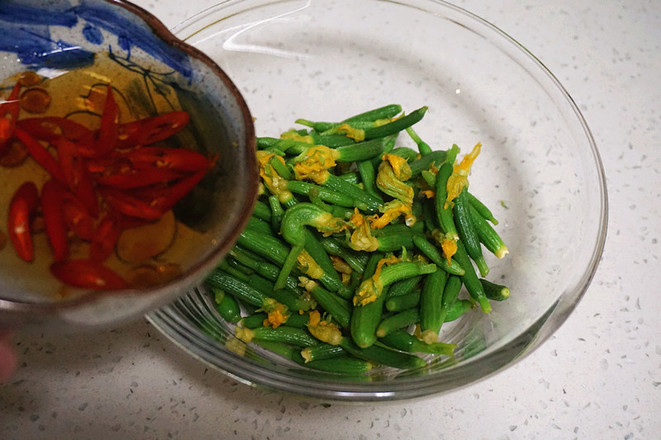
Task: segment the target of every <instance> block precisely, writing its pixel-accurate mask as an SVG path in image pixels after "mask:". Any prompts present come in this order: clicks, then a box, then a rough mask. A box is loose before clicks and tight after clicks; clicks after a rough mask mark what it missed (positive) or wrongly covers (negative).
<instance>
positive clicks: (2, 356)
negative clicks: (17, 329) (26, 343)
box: [0, 330, 18, 383]
mask: <svg viewBox="0 0 661 440" xmlns="http://www.w3.org/2000/svg"><path fill="white" fill-rule="evenodd" d="M11 335H12V334H11V332H9V331H7V330H0V383H4V382H6V381H7V380H9V378H10V377H11V375H12V374H13V373H14V370H15V369H16V363H17V362H18V358H17V356H16V351H15V350H14V346H13V344H12V342H11Z"/></svg>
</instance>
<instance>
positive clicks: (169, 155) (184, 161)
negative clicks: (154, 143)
mask: <svg viewBox="0 0 661 440" xmlns="http://www.w3.org/2000/svg"><path fill="white" fill-rule="evenodd" d="M126 156H127V157H128V159H129V160H130V161H131V162H132V163H133V164H134V166H135V167H136V168H141V167H145V166H146V167H156V168H170V169H173V170H175V171H179V172H194V171H200V170H208V169H209V168H210V165H211V161H210V160H209V158H208V157H206V156H205V155H204V154H201V153H198V152H196V151H191V150H186V149H185V148H161V147H142V148H136V149H135V150H132V151H130V152H129V153H127V155H126Z"/></svg>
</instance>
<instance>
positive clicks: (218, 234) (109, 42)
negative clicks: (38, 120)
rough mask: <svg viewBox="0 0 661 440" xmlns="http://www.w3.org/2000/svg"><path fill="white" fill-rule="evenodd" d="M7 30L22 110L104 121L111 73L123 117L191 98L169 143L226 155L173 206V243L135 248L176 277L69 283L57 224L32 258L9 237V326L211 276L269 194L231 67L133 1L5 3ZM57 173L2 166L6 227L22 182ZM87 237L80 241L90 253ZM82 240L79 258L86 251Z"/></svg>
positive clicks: (130, 302) (126, 313)
mask: <svg viewBox="0 0 661 440" xmlns="http://www.w3.org/2000/svg"><path fill="white" fill-rule="evenodd" d="M0 31H2V32H0V55H1V56H2V57H3V59H4V62H3V63H2V65H1V66H0V81H1V82H0V85H1V86H2V96H3V99H2V100H4V99H5V98H6V97H7V96H8V94H9V91H10V90H12V88H13V86H14V84H16V82H17V81H18V80H19V78H20V81H21V84H23V87H22V92H21V93H22V94H21V112H20V114H19V120H20V119H25V118H30V117H35V116H39V117H40V116H57V117H66V118H68V119H69V120H73V121H77V122H82V123H84V124H88V125H87V127H89V128H96V127H98V124H99V121H100V114H101V112H102V110H101V109H102V105H103V104H102V103H103V102H105V93H106V90H107V89H108V85H110V87H112V89H113V90H114V96H115V100H116V102H117V104H118V106H119V109H120V119H119V122H120V123H123V122H128V121H132V120H135V119H143V118H146V117H149V116H155V115H157V114H162V113H166V112H170V111H173V110H184V111H186V112H188V114H189V115H190V120H189V122H188V124H187V125H186V127H185V128H184V129H183V130H181V131H180V132H178V133H177V135H176V136H173V138H174V139H173V140H172V141H171V142H170V141H168V142H169V143H168V145H169V146H171V145H173V144H174V143H176V145H177V146H179V147H184V148H188V149H193V150H196V151H199V152H201V153H203V154H205V155H208V156H216V155H218V157H219V159H218V160H217V161H216V162H215V165H214V166H213V167H212V168H211V169H210V170H208V171H207V173H206V175H205V176H204V179H203V180H202V181H201V182H200V183H199V184H198V185H197V186H196V188H195V190H194V191H193V192H191V193H190V194H189V195H188V196H187V197H186V198H184V199H182V200H181V201H180V202H179V203H178V204H177V205H176V206H175V208H174V209H173V211H174V213H175V215H174V219H175V220H174V222H173V223H169V224H170V225H173V227H172V228H170V229H168V231H174V235H172V237H173V240H172V241H171V242H168V243H166V244H167V247H166V248H164V250H163V251H162V253H159V254H158V255H156V256H155V257H153V258H146V259H144V260H142V257H138V256H136V254H132V255H131V258H133V259H135V262H134V263H135V264H140V265H142V266H143V267H142V269H144V270H160V269H161V268H163V269H174V271H173V272H172V273H173V274H175V273H176V275H174V277H168V280H169V281H167V282H162V283H159V284H157V285H152V284H150V287H133V288H128V289H121V290H113V291H111V292H109V291H100V290H92V291H89V290H86V289H77V288H64V287H63V286H62V284H61V283H59V282H57V281H56V280H55V278H54V277H53V276H52V275H51V273H50V271H49V266H50V264H51V263H52V262H53V256H52V253H51V252H50V246H49V243H48V241H47V238H46V234H45V233H39V232H38V231H37V230H36V228H35V231H36V232H34V248H35V258H34V260H33V261H32V262H30V263H26V262H25V261H23V260H21V259H20V258H18V256H17V255H16V253H15V252H14V251H13V249H12V246H11V244H8V243H6V244H5V246H4V248H3V249H0V328H17V327H21V328H23V327H28V328H30V327H38V328H39V329H40V330H42V331H43V330H44V329H45V328H48V330H49V331H54V330H58V331H70V330H71V331H77V330H84V329H85V328H90V327H101V326H106V327H107V326H110V325H118V324H119V323H121V322H124V321H127V320H131V319H138V318H140V317H142V316H143V315H144V314H145V313H146V312H147V311H149V310H153V309H155V308H157V307H159V306H162V305H164V304H167V303H169V302H171V301H172V300H173V299H174V298H175V297H177V296H178V295H181V294H183V293H185V292H186V291H188V290H190V289H191V288H193V287H194V286H195V285H197V284H199V282H200V281H201V280H202V279H203V278H204V276H205V275H206V274H208V272H209V271H210V270H211V269H213V267H214V266H215V265H216V264H217V263H218V261H219V260H220V259H221V258H222V256H223V255H224V253H225V252H227V250H228V249H229V248H230V247H231V246H232V244H233V243H234V241H235V240H236V238H237V236H238V234H239V232H240V230H241V229H242V227H243V225H244V224H245V223H246V221H247V220H248V218H249V217H250V213H251V212H252V206H253V203H254V200H255V198H256V194H257V182H256V178H257V166H256V160H255V133H254V126H253V122H252V116H251V115H250V112H249V110H248V107H247V106H246V103H245V101H244V100H243V98H242V96H241V94H240V92H239V91H238V90H237V88H236V86H235V85H234V84H233V83H232V81H231V80H230V79H229V77H228V76H227V75H226V74H225V72H223V71H222V70H221V69H220V68H219V67H218V65H217V64H216V63H214V62H213V61H212V60H211V59H210V58H208V57H207V56H205V55H204V54H202V53H201V52H199V51H198V50H197V49H195V48H193V47H191V46H189V45H186V44H184V43H182V42H181V41H180V40H178V39H177V38H175V37H174V36H173V35H172V34H171V33H170V32H169V31H168V30H167V29H166V28H165V26H164V25H163V24H162V23H160V22H159V21H158V20H157V19H156V18H154V17H153V16H152V15H150V14H148V13H147V12H146V11H144V10H142V9H141V8H138V7H136V6H134V5H133V4H130V3H128V2H123V1H110V0H108V1H106V0H85V1H82V2H81V1H78V0H57V1H53V0H44V1H31V2H28V3H20V2H11V4H6V5H3V8H2V17H1V18H0ZM25 72H30V73H29V74H27V73H25ZM56 84H57V85H56ZM33 91H34V93H41V94H44V93H46V94H47V95H46V96H50V105H48V106H47V107H46V108H45V109H41V110H40V111H39V112H37V113H35V112H34V111H32V112H31V111H30V110H29V107H24V106H23V102H24V101H23V96H25V95H26V94H27V93H33ZM98 96H101V98H102V99H97V98H98ZM95 124H96V125H95ZM44 145H45V146H46V147H47V148H49V149H50V148H52V146H50V145H48V144H44ZM49 151H52V150H49ZM48 178H49V175H48V173H46V172H45V171H44V169H43V168H41V167H40V166H38V165H37V162H36V161H33V160H32V158H28V159H27V160H26V161H25V162H23V163H21V165H20V166H11V167H10V166H8V165H7V166H5V165H3V166H0V218H1V219H2V220H1V221H2V223H0V231H4V233H3V234H7V231H8V229H7V228H6V227H7V215H8V212H7V211H8V206H9V200H10V199H11V197H12V195H13V194H14V192H15V191H16V189H17V188H18V186H19V185H21V184H22V183H23V182H25V181H33V182H34V183H35V184H36V186H37V187H38V188H39V190H40V188H41V187H42V184H43V183H44V182H45V181H46V179H48ZM102 209H103V208H101V210H102ZM101 218H103V215H99V216H98V223H97V225H98V224H100V219H101ZM170 218H172V217H170ZM134 235H135V234H134ZM4 236H5V237H6V235H4ZM167 237H170V235H167ZM125 240H129V241H131V240H132V239H131V238H126V239H125ZM85 245H86V244H85V243H83V244H81V245H80V246H78V247H77V249H80V250H81V252H82V254H83V255H84V258H86V256H87V253H85V251H84V249H85ZM127 245H133V242H132V243H128V244H127ZM73 247H74V246H70V255H69V258H83V257H79V256H77V254H76V253H75V252H74V250H73ZM159 252H160V251H159ZM125 255H126V254H125ZM125 255H124V256H125ZM120 257H121V256H120ZM120 257H117V256H115V255H113V256H111V257H110V258H109V259H108V260H107V261H106V262H105V263H106V264H107V265H109V266H110V267H112V268H113V269H115V270H116V271H117V272H118V273H119V274H120V275H121V276H126V273H127V272H128V271H129V269H130V268H127V267H126V266H128V265H127V264H122V261H120V260H122V258H120ZM138 259H139V260H140V261H138ZM123 261H124V262H125V261H126V258H124V260H123ZM132 263H133V262H132ZM146 265H149V267H147V266H146ZM142 269H140V270H142ZM131 285H132V286H136V284H131Z"/></svg>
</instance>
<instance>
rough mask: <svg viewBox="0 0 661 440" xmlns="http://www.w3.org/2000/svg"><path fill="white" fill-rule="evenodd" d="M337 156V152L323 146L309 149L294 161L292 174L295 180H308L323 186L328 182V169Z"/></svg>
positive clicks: (331, 166)
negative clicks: (294, 175)
mask: <svg viewBox="0 0 661 440" xmlns="http://www.w3.org/2000/svg"><path fill="white" fill-rule="evenodd" d="M338 155H339V154H338V152H337V150H333V149H332V148H328V147H326V146H324V145H316V146H314V147H311V148H310V149H309V150H307V151H306V152H304V153H301V154H300V155H299V156H298V157H297V158H296V159H295V162H296V163H295V165H294V173H295V174H296V179H297V180H305V179H310V180H312V181H314V182H315V183H317V184H319V185H323V184H324V183H325V182H326V180H328V174H329V172H328V169H330V168H333V167H334V166H335V164H336V162H335V160H336V159H337V156H338Z"/></svg>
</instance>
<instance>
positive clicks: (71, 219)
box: [61, 196, 95, 241]
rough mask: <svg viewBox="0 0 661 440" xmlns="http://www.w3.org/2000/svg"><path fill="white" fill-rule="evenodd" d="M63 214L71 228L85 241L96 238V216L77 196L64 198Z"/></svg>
mask: <svg viewBox="0 0 661 440" xmlns="http://www.w3.org/2000/svg"><path fill="white" fill-rule="evenodd" d="M61 209H62V215H63V217H64V222H65V223H66V225H67V227H68V228H69V230H71V231H73V232H74V234H76V235H77V236H78V237H80V238H82V239H83V240H85V241H92V239H93V238H94V229H95V228H94V218H93V217H92V215H91V214H90V213H89V211H88V210H87V208H86V207H85V205H84V204H83V203H82V202H81V201H80V200H79V199H77V198H76V197H73V196H71V197H67V198H65V199H64V200H62V206H61Z"/></svg>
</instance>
